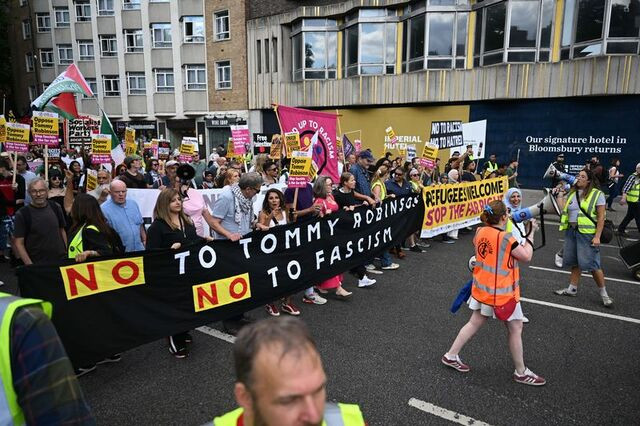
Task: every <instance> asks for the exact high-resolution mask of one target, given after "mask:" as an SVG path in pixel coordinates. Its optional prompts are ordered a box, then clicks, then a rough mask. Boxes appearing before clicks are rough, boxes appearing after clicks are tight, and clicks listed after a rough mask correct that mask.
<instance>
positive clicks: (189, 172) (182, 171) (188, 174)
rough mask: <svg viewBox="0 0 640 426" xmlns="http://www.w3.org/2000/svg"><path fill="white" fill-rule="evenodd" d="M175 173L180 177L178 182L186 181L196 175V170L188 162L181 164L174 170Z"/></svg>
mask: <svg viewBox="0 0 640 426" xmlns="http://www.w3.org/2000/svg"><path fill="white" fill-rule="evenodd" d="M176 175H178V177H179V178H180V182H182V183H187V182H189V181H190V180H191V179H193V177H194V176H195V175H196V170H195V169H194V168H193V167H191V166H190V165H189V164H183V165H181V166H180V167H178V169H177V170H176Z"/></svg>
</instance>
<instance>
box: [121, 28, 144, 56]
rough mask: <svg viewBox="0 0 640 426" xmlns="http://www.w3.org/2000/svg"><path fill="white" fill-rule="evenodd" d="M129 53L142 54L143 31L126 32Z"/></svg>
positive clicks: (125, 37) (125, 38)
mask: <svg viewBox="0 0 640 426" xmlns="http://www.w3.org/2000/svg"><path fill="white" fill-rule="evenodd" d="M124 40H125V44H126V46H127V53H136V52H142V49H143V47H142V30H124Z"/></svg>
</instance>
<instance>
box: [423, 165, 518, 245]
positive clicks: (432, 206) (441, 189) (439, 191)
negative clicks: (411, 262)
mask: <svg viewBox="0 0 640 426" xmlns="http://www.w3.org/2000/svg"><path fill="white" fill-rule="evenodd" d="M508 188H509V184H508V181H507V177H506V176H502V177H499V178H494V179H484V180H481V181H476V182H462V183H457V184H449V185H439V186H428V187H426V188H424V190H423V191H422V197H423V201H424V205H425V211H424V220H423V222H422V233H421V235H422V237H423V238H430V237H433V236H435V235H439V234H442V233H444V232H449V231H452V230H454V229H460V228H463V227H467V226H471V225H473V224H475V223H478V222H479V221H480V214H481V213H482V210H483V209H484V206H485V205H487V204H489V203H490V202H491V201H494V200H502V198H503V197H504V194H505V192H506V191H507V189H508Z"/></svg>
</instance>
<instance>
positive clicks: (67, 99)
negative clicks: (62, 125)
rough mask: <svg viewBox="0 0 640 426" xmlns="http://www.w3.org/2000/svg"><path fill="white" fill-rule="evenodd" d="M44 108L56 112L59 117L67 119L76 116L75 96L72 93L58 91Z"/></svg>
mask: <svg viewBox="0 0 640 426" xmlns="http://www.w3.org/2000/svg"><path fill="white" fill-rule="evenodd" d="M44 109H46V110H49V111H52V112H55V113H57V114H58V115H59V116H60V117H63V118H66V119H67V120H73V119H74V118H78V109H77V108H76V97H75V95H74V94H73V93H69V92H65V93H60V94H59V95H58V96H56V97H55V98H53V99H51V100H50V101H49V103H47V105H45V107H44Z"/></svg>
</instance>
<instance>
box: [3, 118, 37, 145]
mask: <svg viewBox="0 0 640 426" xmlns="http://www.w3.org/2000/svg"><path fill="white" fill-rule="evenodd" d="M6 128H7V139H6V141H8V142H18V143H23V144H24V143H26V144H28V143H29V133H30V130H31V126H29V125H28V124H21V123H12V122H9V123H7V124H6Z"/></svg>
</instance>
